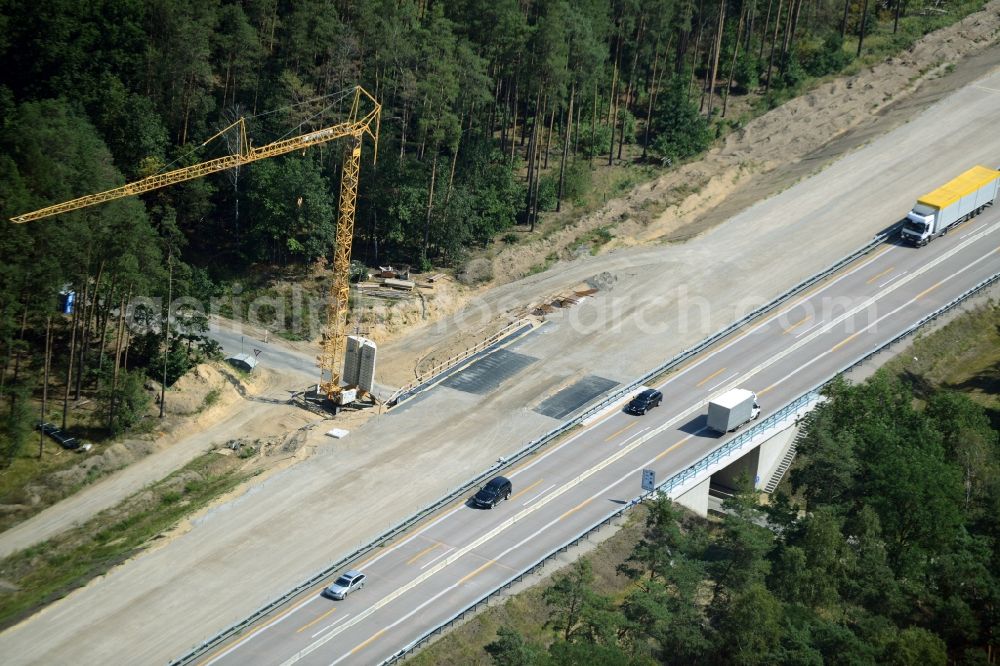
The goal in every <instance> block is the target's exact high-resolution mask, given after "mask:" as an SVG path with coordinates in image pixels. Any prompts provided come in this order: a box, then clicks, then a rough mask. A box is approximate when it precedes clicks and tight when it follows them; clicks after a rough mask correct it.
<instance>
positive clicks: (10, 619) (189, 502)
mask: <svg viewBox="0 0 1000 666" xmlns="http://www.w3.org/2000/svg"><path fill="white" fill-rule="evenodd" d="M240 465H241V461H239V460H237V459H234V458H232V457H227V456H220V455H218V454H216V453H208V454H205V455H202V456H200V457H199V458H196V459H195V460H193V461H191V462H190V463H188V464H187V465H185V466H184V467H183V468H181V469H180V470H178V471H176V472H174V473H173V474H171V475H170V476H168V477H166V478H165V479H163V480H162V481H160V482H158V483H156V484H155V485H153V486H152V487H150V488H147V489H145V490H142V491H140V492H138V493H136V494H134V495H132V496H131V497H129V498H128V499H126V500H125V501H123V502H122V503H121V504H119V505H118V506H116V507H113V508H111V509H107V510H105V511H102V512H101V513H99V514H98V515H97V516H95V517H94V518H92V519H91V520H89V521H87V522H86V523H84V524H83V525H80V526H78V527H76V528H74V529H71V530H68V531H67V532H64V533H63V534H60V535H59V536H58V537H56V538H54V539H50V540H48V541H45V542H43V543H40V544H36V545H35V546H32V547H31V548H28V549H26V550H23V551H20V552H18V553H15V554H13V555H11V556H9V557H7V558H4V559H3V560H2V561H0V578H3V580H4V581H5V582H7V583H9V584H10V585H11V586H12V587H13V588H14V589H11V590H7V589H3V588H0V629H2V628H6V627H9V626H12V625H13V624H16V623H17V622H18V621H20V620H21V619H23V618H25V617H27V616H28V615H30V614H32V613H33V612H35V611H37V610H38V609H39V608H42V607H43V606H45V605H47V604H49V603H51V602H53V601H55V600H57V599H60V598H62V597H64V596H66V595H67V594H68V593H69V592H71V591H72V590H74V589H76V588H78V587H81V586H83V585H85V584H86V583H87V582H88V581H90V580H91V579H92V578H94V577H96V576H100V575H102V574H104V573H106V572H107V571H108V570H109V569H111V568H112V567H113V566H115V565H116V564H118V563H120V562H122V561H124V560H126V559H128V558H129V557H132V556H133V555H135V554H136V553H137V552H139V551H141V550H142V549H143V548H145V547H146V545H147V544H148V543H149V541H150V540H151V539H153V538H155V537H157V536H158V535H160V534H161V533H163V532H164V531H166V530H168V529H170V528H172V527H173V526H175V525H176V524H177V523H178V521H180V520H181V519H182V518H183V517H185V516H186V515H188V514H190V513H192V512H194V511H197V510H198V509H200V508H202V507H204V506H206V505H207V504H209V503H210V502H211V501H213V500H214V499H216V498H217V497H219V496H220V495H222V494H224V493H226V492H228V491H230V490H231V489H233V488H234V487H235V486H237V485H238V484H240V483H242V482H243V481H245V480H246V479H248V478H249V477H250V476H252V473H249V472H244V471H241V470H240Z"/></svg>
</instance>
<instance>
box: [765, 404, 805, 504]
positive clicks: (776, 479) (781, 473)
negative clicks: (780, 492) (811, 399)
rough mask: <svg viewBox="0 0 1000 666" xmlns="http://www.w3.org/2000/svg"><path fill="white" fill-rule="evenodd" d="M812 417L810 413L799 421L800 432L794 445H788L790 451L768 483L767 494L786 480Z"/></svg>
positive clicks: (793, 442)
mask: <svg viewBox="0 0 1000 666" xmlns="http://www.w3.org/2000/svg"><path fill="white" fill-rule="evenodd" d="M812 415H813V413H812V412H809V413H808V414H806V415H805V416H804V417H802V419H801V420H800V421H799V424H798V426H797V428H798V432H797V433H796V434H795V439H793V440H792V443H791V444H789V445H788V451H786V452H785V456H784V457H783V458H782V459H781V462H780V463H778V466H777V467H776V468H775V470H774V473H773V474H771V479H770V480H769V481H768V482H767V485H766V486H764V492H765V493H767V494H771V493H773V492H774V490H775V489H776V488H777V487H778V484H779V483H781V480H782V479H783V478H785V472H787V471H788V468H789V467H791V466H792V461H793V460H795V452H796V451H797V450H798V443H799V440H800V439H801V438H802V436H803V433H804V432H805V430H806V428H807V427H808V425H809V423H810V422H811V421H812Z"/></svg>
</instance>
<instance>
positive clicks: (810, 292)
mask: <svg viewBox="0 0 1000 666" xmlns="http://www.w3.org/2000/svg"><path fill="white" fill-rule="evenodd" d="M891 249H892V246H891V245H886V246H885V247H883V248H882V249H881V250H876V251H875V253H874V254H872V256H870V257H868V260H867V261H862V262H861V263H860V264H858V265H857V266H856V267H855V268H854V270H852V271H850V272H851V273H856V272H857V271H859V270H861V269H862V268H864V267H865V266H867V265H868V264H870V263H872V262H873V261H875V260H876V259H878V258H879V257H880V256H882V255H883V254H885V253H886V252H888V251H889V250H891ZM844 268H847V267H846V266H845V267H844ZM838 273H839V271H838ZM838 273H834V274H833V275H830V276H829V277H827V278H825V279H823V280H820V281H819V282H817V283H816V284H814V285H813V286H811V287H809V288H808V289H806V290H805V291H804V292H803V293H801V294H799V297H798V298H796V299H795V300H794V301H792V302H791V304H790V305H789V306H788V307H786V308H783V309H782V310H781V311H779V312H776V313H774V314H773V315H772V316H770V317H768V318H767V319H765V320H764V321H762V322H761V323H760V326H763V325H765V324H767V323H769V322H770V321H771V320H772V319H774V318H775V317H780V316H781V315H783V314H785V313H786V312H791V311H792V310H794V309H795V308H796V307H797V306H798V304H799V303H801V302H802V301H804V300H806V299H807V298H809V297H810V296H812V295H813V294H814V293H816V292H817V291H820V290H821V289H825V288H826V287H827V286H829V282H828V280H829V279H830V278H834V279H840V278H841V277H844V276H845V275H847V273H845V274H844V275H839V274H838ZM760 326H755V327H754V328H753V329H751V330H756V329H757V328H760Z"/></svg>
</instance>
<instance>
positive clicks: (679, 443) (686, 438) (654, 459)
mask: <svg viewBox="0 0 1000 666" xmlns="http://www.w3.org/2000/svg"><path fill="white" fill-rule="evenodd" d="M692 437H694V435H688V436H687V437H685V438H684V439H682V440H681V441H679V442H677V443H676V444H674V445H673V446H671V447H670V448H668V449H667V450H666V451H664V452H663V453H661V454H660V455H658V456H656V457H655V458H653V461H654V462H655V461H657V460H659V459H660V458H662V457H663V456H665V455H667V454H668V453H670V452H671V451H673V450H674V449H676V448H677V447H678V446H680V445H681V444H683V443H684V442H686V441H688V440H689V439H691V438H692Z"/></svg>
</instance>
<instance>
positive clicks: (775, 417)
mask: <svg viewBox="0 0 1000 666" xmlns="http://www.w3.org/2000/svg"><path fill="white" fill-rule="evenodd" d="M998 280H1000V273H994V274H993V275H992V276H991V277H989V278H987V279H985V280H983V281H982V282H980V283H979V284H977V285H976V286H974V287H972V288H971V289H969V290H968V291H966V292H964V293H963V294H961V295H960V296H958V297H956V298H955V299H953V300H951V301H950V302H949V303H947V304H946V305H943V306H942V307H940V308H938V309H937V310H935V311H934V312H933V313H931V314H929V315H927V316H926V317H923V318H922V319H920V320H919V321H918V322H916V323H915V324H913V325H911V326H910V327H909V328H907V329H906V330H905V331H903V332H902V333H900V334H898V335H896V336H895V337H894V338H892V339H891V340H889V341H887V342H885V343H883V344H881V345H879V346H878V347H877V348H876V349H873V350H871V351H869V352H868V353H866V354H864V355H862V356H860V357H858V358H857V359H855V360H854V361H852V362H851V363H849V364H847V365H845V366H844V367H843V368H841V369H840V370H838V371H836V372H835V373H833V375H831V376H830V377H829V378H828V379H826V380H824V381H822V382H820V383H819V384H817V385H816V386H814V387H813V388H811V389H809V390H808V391H806V392H805V393H803V394H802V395H800V396H799V397H798V398H795V399H794V400H792V401H791V402H789V403H788V404H786V405H785V406H784V407H782V408H780V409H779V410H778V411H776V412H775V413H773V414H771V415H770V416H768V417H767V418H766V419H764V420H763V421H761V422H759V423H756V424H754V426H753V427H751V428H749V429H747V430H746V431H744V432H743V433H741V434H739V435H737V436H735V437H733V438H732V439H730V440H729V441H727V442H726V443H724V444H723V445H722V446H720V447H718V448H716V449H714V450H713V451H710V452H709V453H708V454H707V455H706V456H705V457H704V458H702V459H701V460H699V461H698V462H696V463H694V464H693V465H691V466H689V467H687V468H685V469H683V470H681V471H680V472H677V473H676V474H674V475H673V476H671V477H669V478H668V479H666V480H664V481H663V482H661V483H659V484H658V485H657V486H656V490H654V491H647V492H645V493H642V494H641V495H639V496H638V497H635V498H633V499H631V500H629V501H628V502H627V503H625V504H624V505H622V506H621V507H619V508H617V509H615V510H614V511H612V512H611V513H609V514H608V515H607V516H605V517H604V518H602V519H600V520H599V521H597V522H596V523H594V524H593V525H592V526H591V527H589V528H588V529H587V530H585V531H584V532H583V533H581V534H579V535H577V536H575V537H573V538H572V539H570V540H569V541H566V542H565V543H563V544H562V545H561V546H558V547H557V548H555V549H554V550H552V551H550V552H549V553H548V554H547V555H545V556H543V557H541V558H540V559H538V560H536V561H535V562H534V563H533V564H530V565H528V566H527V567H526V568H525V569H524V570H522V571H521V572H520V573H518V574H515V575H514V576H512V577H510V578H508V579H507V580H506V581H505V582H503V583H502V584H500V585H499V586H498V587H496V588H495V589H493V590H492V591H490V592H487V593H486V594H484V595H483V596H481V597H480V598H479V599H477V600H476V601H474V602H472V603H471V604H469V605H468V606H466V607H465V608H464V609H462V610H461V611H459V612H458V613H456V614H455V615H453V616H452V617H451V618H450V619H448V620H447V621H445V622H442V623H441V624H439V625H438V626H437V627H435V628H433V629H431V630H428V631H427V632H425V633H424V635H423V636H421V637H420V638H418V639H416V640H414V641H412V642H411V643H410V644H409V645H407V646H406V647H404V648H402V649H400V650H399V651H398V652H396V653H395V654H393V655H392V656H391V657H389V658H387V659H385V660H384V661H382V663H381V665H380V666H389V665H390V664H395V663H397V662H399V661H401V660H403V659H405V658H406V657H407V656H409V655H410V654H412V653H413V652H415V651H417V650H418V649H420V648H421V647H423V645H424V644H425V643H427V642H428V641H429V640H431V639H432V638H433V637H435V636H437V635H438V634H441V633H443V632H444V631H447V630H448V629H450V628H451V627H452V626H454V625H455V624H456V623H458V622H461V621H462V620H464V619H465V617H466V616H467V615H469V614H475V613H476V612H478V610H479V607H480V606H483V605H488V604H489V603H490V601H491V600H492V599H493V598H494V597H496V596H498V595H499V594H501V593H503V592H505V591H506V590H507V589H508V588H510V586H512V585H514V584H516V583H519V582H520V581H522V580H523V579H524V578H525V577H526V576H529V575H531V574H532V573H534V572H535V571H537V570H538V569H540V568H541V567H543V566H545V565H546V564H547V563H548V562H549V561H550V560H552V559H553V558H554V557H556V556H558V555H559V554H560V553H563V552H565V551H567V550H569V549H570V548H573V547H574V546H576V545H577V544H579V543H580V542H581V541H583V540H584V539H587V538H589V537H590V535H591V534H593V533H594V532H597V531H599V530H600V529H602V528H603V527H604V526H606V525H610V524H611V523H612V522H613V521H614V520H616V519H618V518H620V517H621V516H622V515H624V514H625V512H626V511H629V510H630V509H632V508H633V507H635V506H636V505H637V504H640V503H642V502H644V501H645V500H647V499H649V498H650V497H652V496H653V495H654V494H656V493H666V494H669V493H670V491H671V490H674V489H676V488H678V487H680V486H682V485H683V484H684V483H685V482H687V481H689V480H690V479H692V478H696V477H697V476H698V475H699V474H700V473H701V472H703V471H704V470H706V469H708V468H709V467H711V466H712V465H713V464H715V463H717V462H719V461H721V460H722V459H723V458H726V457H728V456H730V455H732V454H733V453H734V452H737V451H739V449H740V448H742V447H743V446H745V445H746V444H748V443H750V442H752V440H754V439H755V438H756V437H757V436H759V435H762V434H764V433H765V432H767V431H768V430H772V429H774V428H775V427H776V426H779V425H783V424H784V423H785V422H787V421H788V419H789V417H791V416H794V415H795V414H797V413H798V412H799V411H801V410H803V409H811V408H812V407H813V406H815V404H816V403H818V402H820V401H822V399H823V396H822V389H823V387H824V386H826V385H827V384H828V383H830V381H831V380H832V379H834V378H835V377H838V376H839V375H842V374H843V373H845V372H847V371H849V370H852V369H853V368H855V367H857V366H858V365H861V364H862V363H864V362H866V361H868V360H869V359H871V358H872V357H873V356H875V355H877V354H879V353H881V352H882V351H884V350H885V349H887V348H888V347H891V346H892V345H894V344H896V343H897V342H899V341H900V340H903V339H905V338H907V337H909V336H911V335H913V334H914V333H915V332H917V331H918V330H920V329H921V328H923V327H924V326H925V325H926V324H928V323H929V322H931V321H933V320H934V319H937V318H938V317H940V316H941V315H943V314H945V313H947V312H949V311H951V310H952V309H954V308H956V307H957V306H959V305H961V304H962V303H963V302H964V301H966V300H967V299H969V298H971V297H972V296H974V295H976V294H977V293H979V292H980V291H982V290H983V289H986V288H987V287H989V286H990V285H992V284H994V283H995V282H997V281H998Z"/></svg>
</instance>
